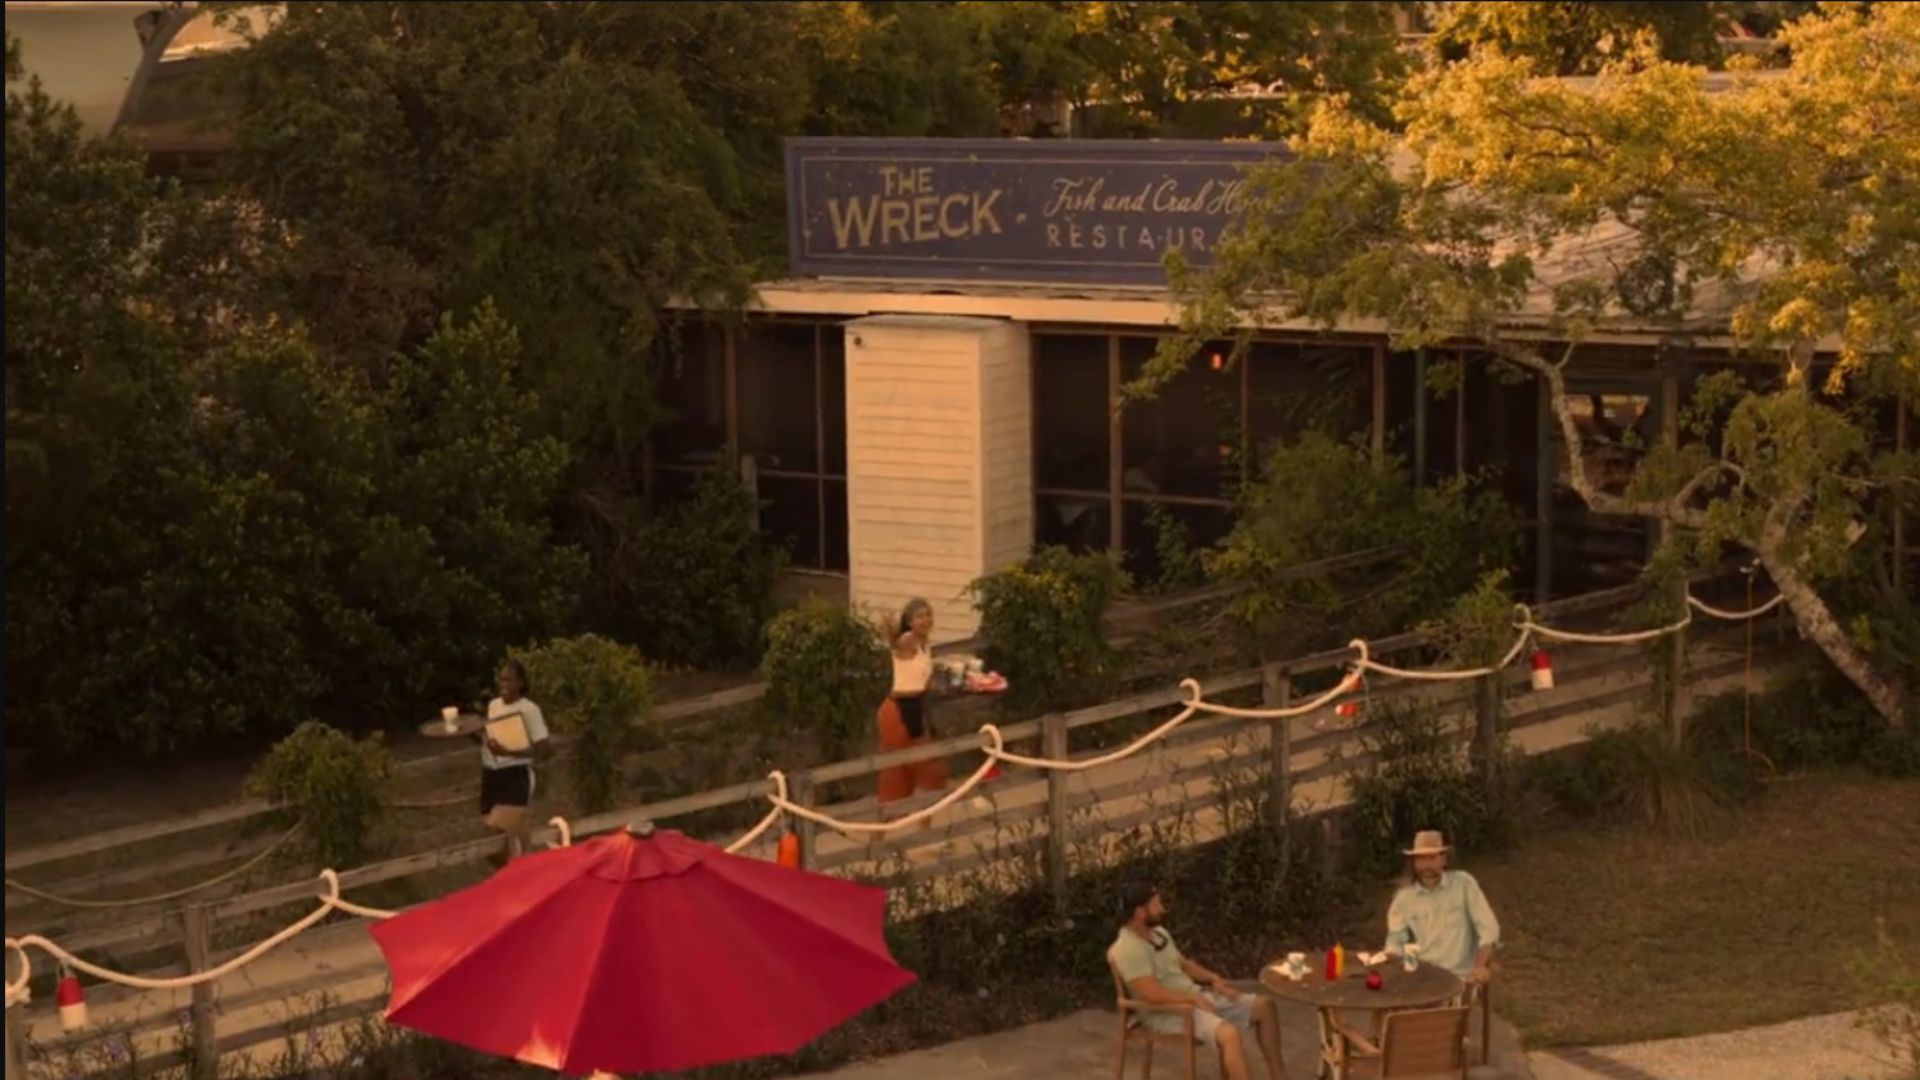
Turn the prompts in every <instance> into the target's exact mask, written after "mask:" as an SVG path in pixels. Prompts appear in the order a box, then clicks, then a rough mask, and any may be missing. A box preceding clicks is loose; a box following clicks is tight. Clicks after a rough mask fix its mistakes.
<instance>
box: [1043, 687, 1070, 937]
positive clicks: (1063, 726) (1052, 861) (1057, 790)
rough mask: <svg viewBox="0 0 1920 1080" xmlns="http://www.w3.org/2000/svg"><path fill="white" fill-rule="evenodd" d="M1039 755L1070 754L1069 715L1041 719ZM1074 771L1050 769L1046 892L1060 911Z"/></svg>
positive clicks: (1064, 891) (1063, 902)
mask: <svg viewBox="0 0 1920 1080" xmlns="http://www.w3.org/2000/svg"><path fill="white" fill-rule="evenodd" d="M1040 747H1041V749H1040V756H1041V757H1045V758H1051V759H1053V760H1056V761H1059V760H1064V759H1065V758H1066V757H1067V722H1066V717H1064V716H1061V715H1060V714H1058V713H1055V714H1053V715H1051V716H1048V717H1046V718H1044V719H1043V720H1042V721H1041V737H1040ZM1070 776H1071V774H1069V773H1065V772H1061V771H1060V770H1059V769H1049V770H1047V851H1046V863H1047V891H1048V892H1049V893H1050V894H1051V895H1052V896H1053V901H1054V904H1055V905H1056V906H1057V907H1058V908H1059V909H1060V911H1061V912H1063V913H1064V912H1065V911H1066V903H1067V874H1068V867H1067V781H1068V779H1069V778H1070Z"/></svg>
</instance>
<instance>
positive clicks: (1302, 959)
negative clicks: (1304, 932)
mask: <svg viewBox="0 0 1920 1080" xmlns="http://www.w3.org/2000/svg"><path fill="white" fill-rule="evenodd" d="M1287 974H1289V975H1291V976H1293V977H1294V978H1295V979H1300V978H1304V977H1305V976H1306V974H1307V954H1306V953H1303V952H1290V953H1288V954H1287Z"/></svg>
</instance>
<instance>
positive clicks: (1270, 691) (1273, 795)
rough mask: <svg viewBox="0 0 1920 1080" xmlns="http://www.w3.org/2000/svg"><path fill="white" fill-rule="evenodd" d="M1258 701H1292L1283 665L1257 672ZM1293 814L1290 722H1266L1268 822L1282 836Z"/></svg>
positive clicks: (1274, 704) (1275, 704)
mask: <svg viewBox="0 0 1920 1080" xmlns="http://www.w3.org/2000/svg"><path fill="white" fill-rule="evenodd" d="M1260 704H1261V705H1263V706H1265V707H1266V708H1269V709H1284V708H1286V707H1287V706H1289V705H1291V704H1293V679H1292V678H1291V677H1289V675H1288V671H1287V666H1286V665H1285V664H1267V665H1265V666H1264V667H1263V668H1262V670H1261V675H1260ZM1292 817H1293V721H1292V720H1269V721H1267V821H1268V822H1269V823H1270V824H1271V825H1272V826H1273V828H1274V829H1275V830H1276V831H1278V832H1279V833H1280V835H1281V838H1282V839H1285V837H1286V834H1287V823H1288V822H1289V821H1290V820H1291V819H1292Z"/></svg>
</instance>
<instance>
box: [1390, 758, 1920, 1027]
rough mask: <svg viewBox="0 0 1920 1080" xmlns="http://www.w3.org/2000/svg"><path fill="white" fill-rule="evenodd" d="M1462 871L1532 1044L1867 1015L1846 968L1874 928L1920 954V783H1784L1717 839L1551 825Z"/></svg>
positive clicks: (1863, 953) (1863, 952)
mask: <svg viewBox="0 0 1920 1080" xmlns="http://www.w3.org/2000/svg"><path fill="white" fill-rule="evenodd" d="M1462 868H1463V869H1468V870H1471V871H1472V872H1473V874H1474V876H1475V877H1477V878H1479V880H1480V882H1481V884H1482V885H1483V886H1484V887H1485V888H1486V891H1487V896H1488V898H1489V899H1490V900H1491V901H1492V903H1493V907H1494V911H1495V912H1496V913H1497V914H1498V915H1499V917H1500V922H1501V926H1502V931H1503V936H1504V938H1505V942H1506V945H1505V949H1504V950H1503V952H1504V956H1503V961H1502V962H1503V969H1502V973H1501V977H1500V980H1499V982H1498V984H1497V985H1496V988H1495V996H1496V1006H1495V1007H1496V1008H1497V1009H1499V1010H1500V1012H1501V1014H1502V1015H1504V1016H1506V1017H1508V1018H1509V1019H1511V1020H1512V1021H1513V1022H1514V1023H1515V1024H1516V1025H1518V1026H1519V1028H1520V1029H1521V1031H1522V1032H1523V1034H1524V1035H1525V1037H1526V1040H1527V1045H1529V1046H1532V1047H1546V1046H1567V1045H1600V1044H1609V1043H1624V1042H1636V1041H1640V1040H1647V1039H1663V1038H1671V1037H1676V1036H1683V1035H1700V1034H1706V1033H1710V1032H1718V1031H1729V1030H1733V1029H1737V1028H1743V1027H1750V1026H1753V1025H1758V1024H1769V1023H1777V1022H1780V1021H1784V1020H1791V1019H1795V1018H1798V1017H1804V1016H1813V1015H1817V1014H1822V1013H1832V1012H1839V1011H1842V1010H1846V1009H1853V1008H1858V1007H1861V1006H1864V1005H1869V1004H1875V1003H1876V995H1875V991H1874V989H1873V988H1872V987H1871V986H1870V985H1863V983H1862V981H1861V980H1860V979H1859V978H1858V977H1857V975H1856V973H1855V970H1854V965H1855V964H1856V963H1858V962H1860V961H1863V960H1866V959H1867V958H1868V957H1870V956H1872V955H1873V954H1874V953H1875V951H1876V941H1875V922H1874V921H1875V919H1876V918H1880V917H1884V918H1885V919H1886V920H1887V921H1888V926H1889V929H1890V930H1891V931H1892V932H1893V936H1894V940H1895V942H1896V944H1897V945H1898V947H1899V948H1900V949H1902V950H1903V951H1905V952H1907V953H1908V954H1909V955H1912V956H1915V957H1917V958H1920V781H1915V780H1907V781H1889V780H1872V779H1862V778H1852V777H1838V776H1819V777H1809V778H1805V779H1797V780H1787V781H1781V782H1776V783H1774V784H1772V785H1770V786H1769V787H1768V789H1767V790H1766V792H1765V794H1764V795H1763V796H1762V797H1761V798H1760V799H1759V800H1757V801H1756V802H1754V803H1753V804H1751V805H1750V806H1748V807H1746V808H1744V809H1743V810H1742V811H1741V812H1740V813H1739V814H1738V815H1737V817H1736V818H1735V819H1734V821H1733V823H1732V825H1731V826H1730V827H1728V828H1727V829H1725V830H1723V831H1721V833H1720V834H1719V835H1716V836H1712V837H1706V838H1702V839H1698V840H1688V839H1679V838H1673V837H1667V836H1660V835H1655V834H1652V833H1650V832H1647V831H1642V830H1633V829H1605V830H1600V831H1595V830H1594V829H1592V828H1584V829H1582V828H1569V827H1555V828H1553V829H1551V830H1550V831H1549V830H1541V831H1540V832H1539V834H1538V835H1536V836H1534V837H1533V838H1531V839H1530V840H1528V841H1527V842H1526V843H1524V844H1522V845H1520V846H1519V847H1517V848H1516V849H1514V850H1512V851H1509V852H1507V853H1505V854H1503V855H1500V856H1492V857H1488V858H1485V859H1475V860H1470V861H1467V862H1463V863H1462ZM1382 909H1384V901H1383V902H1382ZM1376 925H1383V923H1377V924H1376Z"/></svg>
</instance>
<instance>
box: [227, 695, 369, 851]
mask: <svg viewBox="0 0 1920 1080" xmlns="http://www.w3.org/2000/svg"><path fill="white" fill-rule="evenodd" d="M392 775H393V755H392V754H390V753H388V751H387V748H386V745H385V744H384V742H383V741H382V739H381V736H380V735H379V733H378V732H376V733H374V734H372V735H369V736H367V737H366V738H364V739H361V740H359V741H357V742H356V741H355V740H354V739H353V737H352V736H350V735H348V734H347V733H345V732H343V731H340V730H338V729H336V728H332V727H328V726H327V725H326V724H323V723H320V722H319V721H318V720H309V721H307V722H306V723H304V724H301V725H300V726H299V727H298V728H296V729H294V732H293V734H291V735H289V736H287V737H286V738H284V739H281V740H280V741H279V742H277V743H275V744H274V746H273V749H272V750H270V751H268V753H267V756H266V757H265V758H264V759H263V760H262V761H261V762H260V763H259V764H258V765H256V766H254V769H253V772H252V774H251V775H249V776H248V778H247V789H248V791H249V792H250V793H252V794H254V795H256V796H259V797H260V798H264V799H270V800H272V801H274V802H277V803H281V804H283V805H284V806H286V808H287V810H288V812H289V813H290V814H292V815H293V816H295V817H297V818H299V820H300V821H301V822H302V831H303V832H304V834H305V836H306V839H307V844H308V846H309V850H310V851H311V852H312V854H313V856H314V858H316V859H318V860H319V861H320V864H321V865H322V866H332V867H341V868H344V867H348V866H357V865H359V864H361V863H363V862H365V861H366V859H367V856H368V855H369V854H371V853H372V852H373V851H374V849H375V847H376V843H377V833H378V831H379V828H380V826H381V824H382V823H383V821H384V819H385V816H386V805H385V803H384V802H382V800H381V797H380V792H381V787H382V785H384V784H385V783H386V782H387V780H388V778H390V777H391V776H392Z"/></svg>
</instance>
